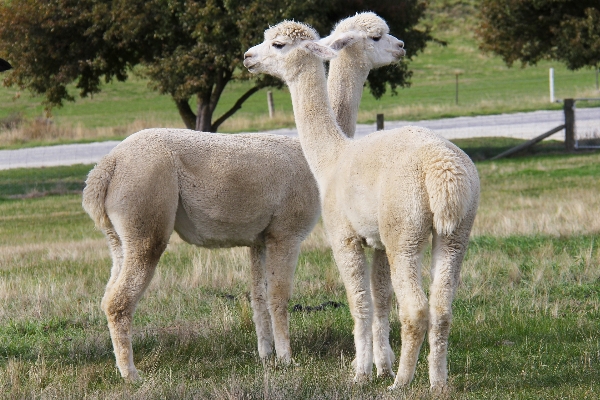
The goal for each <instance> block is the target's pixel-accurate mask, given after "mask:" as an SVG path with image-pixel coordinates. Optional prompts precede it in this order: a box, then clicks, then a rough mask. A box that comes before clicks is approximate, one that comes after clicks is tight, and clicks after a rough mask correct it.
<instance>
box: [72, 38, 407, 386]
mask: <svg viewBox="0 0 600 400" xmlns="http://www.w3.org/2000/svg"><path fill="white" fill-rule="evenodd" d="M351 35H353V36H352V40H353V41H358V40H361V39H363V40H367V39H366V38H364V37H363V36H362V35H361V34H360V32H358V33H357V32H354V33H353V34H351ZM345 40H349V37H346V39H345ZM391 43H392V41H391V39H390V40H389V41H382V42H381V43H379V44H378V47H380V48H387V47H388V46H389V45H391ZM380 53H382V54H385V59H383V60H379V58H380V56H379V55H378V53H375V52H374V53H373V55H372V58H373V60H375V61H373V65H375V64H378V65H383V64H385V63H390V62H393V61H396V60H397V59H398V58H399V57H400V56H401V54H396V53H395V54H394V55H393V56H390V55H389V54H387V53H386V52H385V51H380ZM349 71H350V73H351V74H353V72H352V69H351V68H350V69H349ZM339 73H345V70H343V69H341V70H340V72H339ZM365 79H366V75H365V76H364V79H363V81H362V82H358V84H359V85H360V86H361V87H362V85H363V84H364V80H365ZM347 101H349V102H351V103H350V104H354V103H356V101H355V100H354V99H352V98H349V99H347ZM358 101H360V98H359V99H358ZM83 207H84V209H85V210H86V211H87V212H88V214H89V215H90V216H91V217H92V219H93V220H94V222H95V223H96V225H97V226H98V227H99V228H100V229H102V231H103V232H104V233H105V234H106V236H107V238H108V242H109V247H110V250H111V254H112V258H113V267H112V270H111V277H110V279H109V282H108V284H107V287H106V292H105V295H104V298H103V300H102V308H103V310H104V312H105V313H106V316H107V319H108V325H109V329H110V333H111V338H112V341H113V347H114V351H115V356H116V360H117V366H118V367H119V370H120V372H121V375H122V376H123V377H124V378H126V379H128V380H136V379H138V377H139V376H138V372H137V369H136V368H135V365H134V363H133V352H132V346H131V321H132V318H133V313H134V311H135V307H136V305H137V302H138V301H139V299H140V298H141V296H142V294H143V292H144V290H145V288H146V287H147V286H148V284H149V282H150V280H151V278H152V275H153V273H154V268H155V267H156V264H157V263H158V260H159V258H160V256H161V255H162V253H163V251H164V249H165V247H166V244H167V242H168V240H169V237H170V235H171V234H172V232H173V230H176V231H177V232H178V233H179V235H180V236H181V237H182V238H183V239H184V240H185V241H187V242H189V243H192V244H195V245H198V246H203V247H232V246H249V247H250V253H251V265H252V266H251V272H252V288H251V298H252V308H253V320H254V323H255V327H256V333H257V337H258V351H259V355H260V357H262V358H266V357H268V356H269V355H270V354H271V353H272V348H273V344H274V345H275V351H276V354H277V356H278V358H279V359H280V360H281V361H283V362H286V363H287V362H290V361H291V349H290V340H289V322H288V321H289V318H288V313H287V303H288V300H289V297H290V296H291V289H292V278H293V273H294V269H295V266H296V263H297V258H298V252H299V247H300V242H301V241H302V240H303V239H304V238H305V237H306V235H307V234H308V233H309V232H310V231H311V230H312V228H313V226H314V224H315V222H316V220H317V218H318V215H319V196H318V191H317V186H316V183H315V181H314V178H313V176H312V174H311V172H310V170H309V168H308V165H307V163H306V160H305V159H304V157H303V155H302V149H301V147H300V144H299V142H298V140H297V139H290V138H285V137H281V136H276V135H267V134H252V135H219V134H212V133H211V134H206V133H200V132H195V131H188V130H181V129H148V130H144V131H140V132H137V133H135V134H133V135H131V136H130V137H129V138H127V139H126V140H124V141H123V142H122V143H121V144H119V145H118V146H117V147H116V148H115V149H114V150H113V151H112V152H111V153H110V154H109V155H108V156H106V157H105V158H104V159H102V160H101V161H100V162H99V163H98V165H97V166H96V167H95V168H94V169H93V170H92V171H91V172H90V174H89V176H88V179H87V181H86V188H85V190H84V193H83ZM388 347H389V345H388Z"/></svg>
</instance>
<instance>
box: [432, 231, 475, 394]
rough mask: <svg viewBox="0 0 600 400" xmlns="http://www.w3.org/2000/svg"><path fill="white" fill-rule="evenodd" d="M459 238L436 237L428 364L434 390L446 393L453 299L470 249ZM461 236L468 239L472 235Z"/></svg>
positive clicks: (434, 240)
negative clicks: (464, 260)
mask: <svg viewBox="0 0 600 400" xmlns="http://www.w3.org/2000/svg"><path fill="white" fill-rule="evenodd" d="M469 229H470V227H469ZM456 237H457V235H451V236H450V237H448V236H441V235H438V234H436V233H435V232H434V234H433V250H432V271H431V275H432V283H431V287H430V296H429V302H430V306H429V347H430V353H429V357H428V361H429V382H430V385H431V388H432V389H435V390H442V389H443V388H444V387H445V386H446V383H447V380H448V369H447V354H448V337H449V335H450V325H451V323H452V300H453V297H454V293H455V291H456V287H457V286H458V282H459V279H460V267H461V264H462V260H463V257H464V254H465V251H466V248H467V243H461V242H465V241H466V240H457V239H456ZM458 237H459V238H460V237H466V238H468V232H467V234H466V235H458Z"/></svg>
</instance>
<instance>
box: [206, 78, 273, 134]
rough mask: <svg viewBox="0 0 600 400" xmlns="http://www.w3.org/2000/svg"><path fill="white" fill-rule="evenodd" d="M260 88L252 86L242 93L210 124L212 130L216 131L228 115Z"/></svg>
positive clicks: (240, 106) (233, 112)
mask: <svg viewBox="0 0 600 400" xmlns="http://www.w3.org/2000/svg"><path fill="white" fill-rule="evenodd" d="M260 89H261V88H260V87H258V86H254V87H253V88H251V89H250V90H248V91H247V92H246V93H244V94H243V95H242V97H240V98H239V99H238V101H236V102H235V104H234V105H233V107H231V108H230V109H229V111H227V112H226V113H224V114H223V115H221V116H220V117H219V118H218V119H217V120H216V121H215V122H214V123H213V124H212V126H211V128H212V131H213V132H216V131H217V128H218V127H219V126H220V125H221V124H222V123H223V122H225V120H226V119H227V118H229V117H231V116H232V115H233V114H235V112H236V111H237V110H239V109H240V108H242V104H244V102H245V101H246V100H248V99H249V98H250V96H252V95H253V94H254V93H256V92H258V91H259V90H260Z"/></svg>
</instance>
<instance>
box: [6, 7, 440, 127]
mask: <svg viewBox="0 0 600 400" xmlns="http://www.w3.org/2000/svg"><path fill="white" fill-rule="evenodd" d="M424 7H425V6H424V3H423V2H421V1H419V0H383V1H381V0H380V1H373V0H304V1H297V0H204V1H197V0H48V1H45V2H43V4H41V5H40V3H39V2H37V1H36V0H12V1H6V2H2V3H1V4H0V18H1V20H3V21H11V23H10V24H3V25H1V26H0V56H4V57H5V58H8V59H9V60H11V61H13V63H14V64H15V65H18V67H17V68H15V69H14V71H13V72H12V73H10V74H8V76H7V77H6V78H5V79H4V84H5V85H7V86H9V85H18V86H19V87H21V88H28V89H30V90H31V91H32V92H33V93H35V94H43V95H44V98H45V100H44V104H45V106H46V108H48V109H50V108H52V107H57V106H58V107H60V106H62V105H63V102H64V101H74V100H75V97H74V96H73V95H72V94H71V93H70V92H69V90H68V89H67V86H68V85H69V84H72V83H74V84H75V87H76V88H77V89H79V95H80V96H82V97H85V96H87V95H90V94H93V93H97V92H99V91H100V90H101V83H102V81H104V82H110V81H111V80H113V79H117V80H120V81H123V80H126V79H127V77H128V73H129V72H130V71H131V69H132V68H133V67H135V66H137V65H140V66H141V68H140V70H141V71H143V73H144V74H145V75H146V76H147V77H148V78H149V80H150V83H151V85H152V87H153V88H154V89H156V90H158V91H159V92H160V93H163V94H168V95H170V96H171V97H172V98H173V100H174V102H175V105H176V107H177V109H178V111H179V114H180V115H181V118H182V120H183V121H184V123H185V125H186V126H187V127H188V128H191V129H197V130H202V131H207V132H215V131H216V130H217V129H218V128H219V126H220V125H221V124H222V123H223V122H224V121H225V120H226V119H227V118H229V117H230V116H231V115H233V113H235V112H236V111H237V110H238V109H239V108H241V106H242V104H243V102H244V101H245V100H247V99H248V98H249V97H250V96H251V95H252V94H253V93H255V92H257V91H258V90H260V89H261V88H263V87H266V86H275V87H281V86H282V82H280V81H278V80H276V79H274V78H271V77H267V76H260V77H254V76H251V75H250V74H249V73H248V72H247V71H246V69H245V68H241V61H242V57H243V53H244V51H245V50H246V49H248V48H249V47H251V46H252V45H254V44H256V43H258V42H260V41H262V34H263V32H264V30H265V28H267V27H268V26H269V25H273V24H275V23H277V22H279V21H280V20H283V19H295V20H299V21H304V22H307V23H309V24H311V25H313V26H314V27H315V28H316V29H317V30H318V31H319V32H320V33H321V34H328V33H329V31H330V30H331V29H332V27H333V26H334V24H335V22H337V21H338V20H340V19H341V18H344V17H347V16H350V15H353V14H354V13H356V12H357V11H363V10H372V11H375V12H377V13H378V14H380V15H381V16H382V17H384V18H385V19H387V21H388V23H389V25H390V28H391V33H392V34H394V35H395V36H397V37H399V38H402V39H403V40H404V41H405V42H406V43H407V44H408V51H409V58H410V56H412V55H415V54H416V53H417V52H418V51H420V50H422V49H423V48H424V47H425V44H426V42H427V41H428V40H430V39H431V36H430V34H429V31H428V30H427V29H424V30H419V29H417V28H416V25H417V24H418V22H419V19H420V18H421V17H422V15H423V12H424V10H425V8H424ZM410 76H411V72H410V71H409V70H408V67H407V64H406V63H401V64H398V65H397V66H391V67H386V68H381V69H380V70H377V71H374V72H372V74H371V75H370V76H369V81H368V82H369V87H370V89H371V91H372V93H373V94H374V95H375V96H376V97H380V96H381V95H383V94H384V93H385V91H386V89H387V87H388V85H389V87H390V88H391V90H392V92H393V93H396V88H397V87H402V86H407V85H408V84H409V78H410ZM232 80H252V82H253V86H252V87H251V88H250V89H249V90H248V91H247V92H246V93H245V94H243V95H242V96H241V97H240V98H239V99H238V100H237V102H236V103H235V104H234V106H233V107H232V108H231V109H230V110H228V111H226V112H225V113H224V114H223V115H221V116H219V117H218V118H216V119H215V118H213V113H214V111H215V108H216V106H217V104H218V102H219V99H220V97H221V94H222V93H223V90H224V89H225V87H226V85H227V84H228V83H229V82H231V81H232ZM194 98H195V100H196V103H197V108H196V110H193V108H192V106H191V105H190V104H191V101H192V99H194Z"/></svg>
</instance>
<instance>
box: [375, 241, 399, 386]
mask: <svg viewBox="0 0 600 400" xmlns="http://www.w3.org/2000/svg"><path fill="white" fill-rule="evenodd" d="M371 294H372V296H373V358H374V360H375V366H376V367H377V376H380V377H381V376H386V375H389V376H391V377H395V376H396V374H395V373H394V371H393V368H392V365H393V363H394V360H395V358H396V357H395V355H394V352H393V351H392V347H391V346H390V318H389V316H390V309H391V307H392V294H393V290H392V278H391V276H390V265H389V263H388V259H387V255H386V254H385V251H384V250H379V249H375V251H374V252H373V264H372V267H371Z"/></svg>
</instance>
